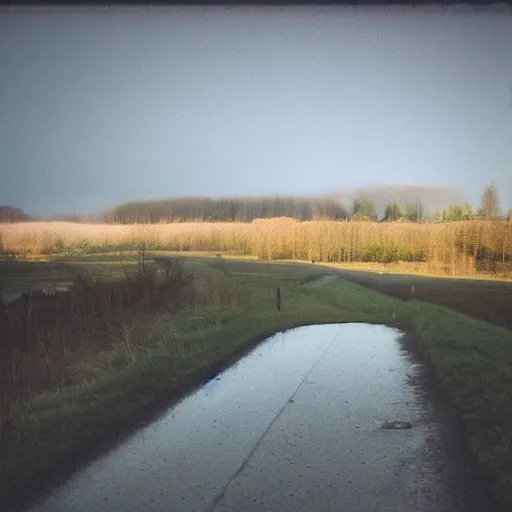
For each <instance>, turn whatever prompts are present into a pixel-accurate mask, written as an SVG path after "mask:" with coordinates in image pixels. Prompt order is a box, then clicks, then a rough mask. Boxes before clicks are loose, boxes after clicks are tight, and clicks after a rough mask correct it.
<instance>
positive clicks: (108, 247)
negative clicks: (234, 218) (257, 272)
mask: <svg viewBox="0 0 512 512" xmlns="http://www.w3.org/2000/svg"><path fill="white" fill-rule="evenodd" d="M0 238H1V239H2V242H3V250H4V251H6V252H11V253H19V254H49V253H69V252H84V253H87V252H90V253H91V252H108V251H116V250H127V249H136V248H138V247H140V246H141V245H144V246H145V247H146V248H147V249H153V250H157V249H158V250H172V251H226V252H230V253H232V254H247V255H254V256H257V257H259V258H261V259H266V260H277V259H296V260H306V261H311V260H316V261H324V262H333V263H354V262H378V263H383V264H397V263H399V262H402V263H403V262H407V263H411V264H413V263H414V264H415V266H420V267H421V268H422V270H423V271H424V272H426V273H436V274H448V275H463V276H467V275H473V274H477V273H482V272H483V273H491V274H496V275H505V274H508V273H511V272H512V224H511V223H509V222H505V221H461V222H451V223H444V224H416V223H400V222H397V223H372V222H344V221H340V222H337V221H307V222H300V221H296V220H294V219H289V218H278V219H258V220H256V221H253V222H252V223H251V224H243V223H218V224H213V223H206V222H205V223H201V222H191V223H182V224H178V223H176V224H156V225H155V224H134V225H107V224H105V225H98V224H74V223H65V222H48V223H20V224H3V225H0Z"/></svg>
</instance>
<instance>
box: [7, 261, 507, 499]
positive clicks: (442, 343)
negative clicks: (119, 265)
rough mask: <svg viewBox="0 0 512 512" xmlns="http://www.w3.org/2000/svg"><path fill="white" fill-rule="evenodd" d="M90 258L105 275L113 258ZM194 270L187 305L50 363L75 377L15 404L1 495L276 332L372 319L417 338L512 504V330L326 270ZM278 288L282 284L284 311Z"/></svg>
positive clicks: (238, 264) (230, 266)
mask: <svg viewBox="0 0 512 512" xmlns="http://www.w3.org/2000/svg"><path fill="white" fill-rule="evenodd" d="M107 258H108V256H107ZM89 261H90V260H89ZM124 263H125V264H127V265H128V264H129V262H127V261H126V260H125V261H124ZM88 265H89V267H90V268H92V267H94V266H95V265H96V266H95V269H96V271H97V272H101V268H102V265H103V263H98V262H96V263H95V262H94V260H92V261H90V262H89V264H88ZM111 266H113V265H111ZM186 266H187V267H188V269H189V270H191V271H192V272H193V274H194V276H195V284H194V287H195V288H194V290H193V291H192V292H190V293H189V295H188V299H187V300H186V301H184V303H183V305H182V307H181V308H179V309H176V310H173V311H170V312H167V311H162V310H160V311H156V310H155V311H153V310H151V311H148V312H147V313H144V314H137V315H135V316H133V315H131V316H130V322H131V323H130V324H127V323H125V322H126V319H125V317H123V316H121V317H120V322H119V323H118V324H116V328H115V329H112V330H111V332H110V334H109V335H108V336H106V332H107V331H105V330H99V331H98V333H99V334H101V335H102V336H104V338H102V340H100V341H101V343H97V344H95V345H94V350H85V351H81V352H79V357H78V356H76V355H75V356H74V354H73V351H70V352H71V354H69V355H68V356H69V359H66V360H65V361H66V365H67V366H66V368H67V369H68V370H69V369H70V368H71V370H72V371H71V372H69V371H67V370H63V369H62V368H58V367H52V364H53V360H52V359H48V364H49V365H50V371H54V372H56V373H59V372H61V373H62V372H64V373H65V375H66V379H65V380H60V381H59V385H58V386H56V387H55V385H54V390H53V391H51V390H50V389H52V388H51V386H50V384H49V386H50V387H49V389H48V391H46V392H39V393H34V392H32V393H29V395H28V397H25V398H23V399H22V400H20V402H19V404H18V405H17V406H16V408H15V410H14V411H13V413H12V416H11V419H10V424H9V428H7V429H5V431H4V437H3V443H2V445H1V448H0V455H1V460H2V464H1V465H0V491H1V492H0V493H6V492H7V491H8V490H12V489H15V488H16V485H19V484H22V483H23V482H24V481H27V479H29V478H31V477H33V476H36V475H38V474H41V473H42V472H44V471H46V470H47V469H49V468H51V467H53V466H54V465H55V464H56V463H58V462H59V461H61V460H62V458H63V457H64V456H66V455H69V454H72V453H73V452H75V451H77V450H79V449H80V448H83V447H84V446H93V445H94V443H95V442H96V441H98V440H101V439H105V438H107V437H109V436H111V435H112V432H115V431H116V429H117V426H118V425H119V424H121V423H122V422H123V421H125V420H126V419H127V418H130V417H134V416H137V415H138V414H139V413H140V411H141V410H143V409H145V408H146V407H147V406H148V405H151V406H155V405H156V404H158V403H161V402H162V401H165V399H164V396H169V395H170V394H172V393H173V392H174V393H175V394H176V393H178V394H179V393H181V392H183V391H184V390H185V389H187V388H186V387H183V386H184V384H186V385H187V386H191V385H194V384H199V383H200V382H201V381H202V379H204V377H205V376H207V375H208V374H209V373H211V372H212V371H217V370H219V369H221V368H223V367H224V366H225V365H226V364H227V363H229V362H230V361H232V360H233V358H236V357H237V356H239V355H240V354H242V353H243V352H244V351H245V350H247V349H248V348H250V347H251V346H253V345H254V344H255V342H256V341H257V340H259V339H262V338H263V337H264V336H265V335H267V334H270V333H272V332H276V331H279V330H282V329H286V328H289V327H292V326H297V325H304V324H312V323H326V322H370V323H382V324H387V325H391V326H396V327H399V328H401V329H403V330H405V331H407V332H409V333H411V334H412V335H414V339H415V340H416V341H417V344H418V350H419V351H420V352H421V354H422V355H423V357H424V359H425V360H426V361H427V362H428V363H429V364H430V365H431V366H432V368H433V369H434V371H435V373H436V375H437V377H438V379H439V382H440V384H441V386H442V389H443V390H444V393H445V395H446V397H447V399H449V400H450V401H451V402H452V404H453V405H454V406H455V407H456V409H457V411H458V412H459V414H460V417H461V419H462V422H463V424H464V426H465V429H466V434H467V439H468V442H469V445H470V447H471V449H472V451H473V453H474V454H475V456H476V458H477V460H478V462H479V463H480V465H481V467H482V468H483V470H484V471H485V473H486V474H487V475H488V476H489V477H490V478H491V480H492V481H493V483H494V489H495V491H496V493H497V494H498V495H499V496H501V498H502V499H503V500H505V501H506V500H509V501H508V503H510V502H511V501H510V500H511V499H512V446H511V444H512V434H511V432H510V428H509V427H510V424H511V421H512V404H511V402H510V400H509V396H510V392H511V391H512V389H511V388H512V381H511V371H510V368H512V333H511V332H510V331H507V330H506V329H504V328H500V327H497V326H492V325H489V324H486V323H483V322H480V321H477V320H475V319H471V318H469V317H466V316H463V315H461V314H460V313H457V312H453V311H450V310H447V309H445V308H443V307H441V306H437V305H433V304H427V303H423V302H420V301H408V302H404V301H400V300H398V299H395V298H391V297H387V296H385V295H382V294H379V293H377V292H375V291H372V290H369V289H368V288H365V287H362V286H360V285H358V284H355V283H350V282H347V281H343V280H341V279H340V280H333V281H328V282H318V281H315V280H314V277H315V276H321V275H325V274H331V273H332V274H336V273H337V271H336V270H334V269H326V268H325V267H319V266H312V265H300V264H295V265H294V264H269V263H260V262H251V261H228V260H224V259H221V258H213V259H200V258H191V259H190V260H188V263H187V265H186ZM105 268H107V266H105ZM10 272H11V273H12V268H11V270H10ZM311 278H313V279H311ZM277 286H280V287H281V288H282V289H283V310H282V311H281V312H278V311H277V308H276V296H275V289H276V287H277ZM475 300H477V297H475ZM83 336H85V334H83ZM81 339H82V341H83V342H84V343H87V340H88V339H89V340H90V338H87V337H82V338H81ZM96 341H98V340H96ZM77 346H80V345H77ZM49 350H50V349H49ZM48 382H49V383H51V382H52V381H51V379H50V380H49V381H48ZM20 396H21V395H20ZM91 443H92V444H91Z"/></svg>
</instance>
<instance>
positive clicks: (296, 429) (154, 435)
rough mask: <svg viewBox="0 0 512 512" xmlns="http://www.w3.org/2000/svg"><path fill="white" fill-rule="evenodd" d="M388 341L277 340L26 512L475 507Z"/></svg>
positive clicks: (357, 332)
mask: <svg viewBox="0 0 512 512" xmlns="http://www.w3.org/2000/svg"><path fill="white" fill-rule="evenodd" d="M399 336H400V333H399V332H398V331H396V330H394V329H390V328H387V327H384V326H371V325H364V324H345V325H323V326H311V327H302V328H299V329H294V330H290V331H287V332H285V333H280V334H277V335H275V336H273V337H272V338H270V339H269V340H268V341H266V342H265V343H263V344H261V345H260V346H259V347H257V348H256V350H255V351H253V352H252V353H251V354H250V355H248V356H247V357H245V358H243V359H242V360H240V361H239V363H238V364H237V365H235V366H234V367H232V368H231V369H229V370H228V371H226V372H224V373H222V374H221V375H219V376H218V377H214V378H212V379H211V380H209V382H208V383H207V384H206V385H205V386H204V387H202V388H201V389H200V390H198V391H197V392H195V393H194V394H192V395H190V396H189V397H187V398H186V399H185V400H183V401H182V402H181V403H180V404H178V405H176V406H174V407H173V408H172V409H171V410H169V411H168V412H167V413H166V415H165V416H163V417H161V418H160V419H159V420H158V421H156V422H154V423H153V424H151V425H149V426H147V427H145V428H144V429H142V430H140V431H138V432H137V433H135V434H134V435H133V436H132V437H131V438H130V439H128V440H127V441H125V442H123V443H122V444H120V445H119V446H117V447H116V448H115V449H113V450H112V451H111V452H110V453H107V454H106V455H105V456H104V457H103V458H101V459H99V460H97V461H95V462H93V463H92V464H91V465H90V466H89V467H88V468H86V469H85V470H83V471H81V472H79V473H78V474H76V475H75V476H73V477H71V479H70V480H69V481H68V482H67V484H65V485H64V486H63V487H62V488H60V489H57V490H56V491H55V492H54V493H53V494H52V495H50V496H48V497H47V498H46V499H43V500H41V501H40V502H39V503H38V504H37V505H35V506H33V508H32V509H31V510H32V511H33V512H69V511H73V512H90V511H106V512H109V511H125V510H129V511H164V510H165V511H184V512H193V511H201V512H205V511H208V512H210V511H211V512H227V511H283V512H285V511H294V512H295V511H312V510H315V511H316V510H317V511H364V512H370V511H459V510H460V511H462V510H464V511H465V512H467V511H470V510H482V508H481V506H482V505H481V503H480V504H479V503H478V496H477V494H478V490H477V489H476V487H477V486H475V485H474V483H472V482H469V481H468V483H467V485H463V486H461V485H460V483H458V484H457V485H456V484H455V483H454V482H453V481H452V476H453V473H454V472H457V468H456V463H457V461H453V460H451V459H450V456H449V455H448V454H447V453H446V451H445V450H444V448H443V446H444V444H443V439H442V437H443V436H442V428H441V426H442V425H440V424H439V423H438V420H437V419H436V418H435V417H434V416H433V414H432V407H433V406H432V404H431V403H430V402H429V400H428V398H427V396H426V395H425V394H424V393H423V391H422V390H421V389H420V388H419V387H418V386H417V385H415V384H414V377H415V376H416V375H417V374H418V372H420V371H421V367H420V366H418V365H417V364H415V363H414V362H413V361H412V360H411V359H410V357H409V356H408V354H407V352H406V351H404V350H403V348H402V346H401V344H400V342H399V340H398V338H399ZM392 422H407V423H396V424H393V423H392ZM386 424H387V425H386ZM394 425H396V426H398V428H392V427H393V426H394ZM382 426H385V427H386V428H382ZM404 427H405V428H404ZM454 464H455V466H454ZM454 468H455V469H454ZM468 478H469V477H468ZM475 493H477V494H475Z"/></svg>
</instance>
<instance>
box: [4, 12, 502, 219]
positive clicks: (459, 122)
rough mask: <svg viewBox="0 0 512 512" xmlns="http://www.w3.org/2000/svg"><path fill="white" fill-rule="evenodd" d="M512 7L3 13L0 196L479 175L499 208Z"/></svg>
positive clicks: (254, 191)
mask: <svg viewBox="0 0 512 512" xmlns="http://www.w3.org/2000/svg"><path fill="white" fill-rule="evenodd" d="M511 87H512V14H510V12H509V13H506V14H504V13H503V12H501V13H498V14H497V13H494V12H491V11H490V10H481V11H480V12H474V11H472V10H467V11H464V10H462V11H455V12H454V11H451V12H446V11H443V10H442V9H441V8H440V9H438V10H437V11H433V10H432V9H431V10H430V12H426V11H422V10H421V9H420V8H408V9H400V10H398V9H391V8H384V7H380V8H372V9H370V8H363V7H359V8H348V7H335V8H332V7H331V8H329V7H324V8H320V7H308V8H299V7H295V8H293V7H288V8H256V7H252V8H240V7H239V8H221V7H218V8H185V7H179V8H178V7H174V8H169V7H167V8H152V9H149V8H124V9H120V8H115V9H114V8H110V9H98V8H83V9H80V10H79V9H71V8H69V7H68V8H66V9H65V10H58V9H55V8H53V9H51V8H43V9H41V8H39V9H34V8H32V9H31V10H27V9H25V10H21V9H15V10H13V9H12V8H11V9H10V10H9V9H8V8H4V9H3V10H1V11H0V204H11V205H15V206H19V207H21V208H23V209H25V210H26V211H28V212H29V213H33V214H51V213H57V212H59V213H61V212H68V213H73V212H75V213H83V212H92V211H96V210H98V209H101V208H104V207H107V206H111V205H113V204H114V203H118V202H121V201H125V200H135V199H148V198H155V197H156V198H158V197H163V196H176V195H213V196H218V195H260V194H272V195H274V194H277V193H279V194H281V195H287V194H308V193H319V192H326V191H329V190H331V189H340V188H351V187H358V186H364V185H371V184H377V183H415V184H418V183H425V184H445V185H448V186H458V187H460V188H461V189H462V191H463V193H464V194H465V195H466V197H467V198H468V199H469V200H471V201H474V202H475V203H476V202H477V201H478V198H479V195H480V192H481V189H482V188H483V186H484V185H485V184H486V183H488V182H489V181H493V182H494V183H495V184H496V186H497V187H498V189H499V191H500V194H501V200H502V204H503V206H512V92H511Z"/></svg>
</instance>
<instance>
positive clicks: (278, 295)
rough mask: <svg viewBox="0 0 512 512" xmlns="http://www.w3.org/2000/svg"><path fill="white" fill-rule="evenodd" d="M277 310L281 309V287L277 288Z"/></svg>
mask: <svg viewBox="0 0 512 512" xmlns="http://www.w3.org/2000/svg"><path fill="white" fill-rule="evenodd" d="M277 310H278V311H281V288H279V287H278V288H277Z"/></svg>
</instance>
